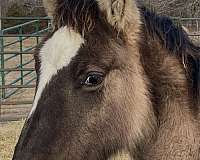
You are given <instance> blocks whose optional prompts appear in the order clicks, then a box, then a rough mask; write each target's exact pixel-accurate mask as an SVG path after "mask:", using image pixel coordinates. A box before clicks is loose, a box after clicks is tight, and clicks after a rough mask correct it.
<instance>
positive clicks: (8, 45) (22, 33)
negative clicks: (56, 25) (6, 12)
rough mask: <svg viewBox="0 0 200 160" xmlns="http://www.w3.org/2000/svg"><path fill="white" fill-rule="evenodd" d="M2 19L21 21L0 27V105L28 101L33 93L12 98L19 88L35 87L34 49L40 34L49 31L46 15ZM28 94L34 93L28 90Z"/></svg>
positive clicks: (28, 102) (2, 18)
mask: <svg viewBox="0 0 200 160" xmlns="http://www.w3.org/2000/svg"><path fill="white" fill-rule="evenodd" d="M1 20H2V21H4V20H6V21H13V20H14V21H17V20H19V21H21V20H25V21H26V22H24V23H23V24H18V25H16V26H13V27H9V28H6V29H2V30H0V66H1V68H0V98H1V101H0V107H1V106H2V105H21V104H31V103H32V98H33V96H31V97H30V99H29V100H24V98H23V97H22V96H21V97H20V96H18V98H16V99H14V100H13V99H12V96H13V95H16V94H18V93H21V92H22V89H31V88H32V89H33V90H34V88H35V79H36V75H35V70H34V58H33V54H34V50H35V48H36V46H37V45H38V44H39V42H40V41H41V39H42V37H43V36H44V35H45V34H47V33H48V32H49V31H50V30H51V25H50V19H49V18H48V17H1ZM31 94H34V91H32V93H31Z"/></svg>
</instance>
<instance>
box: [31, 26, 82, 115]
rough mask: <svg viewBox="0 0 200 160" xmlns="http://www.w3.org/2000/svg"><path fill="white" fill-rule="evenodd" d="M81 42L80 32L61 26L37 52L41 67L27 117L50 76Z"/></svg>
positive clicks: (32, 111)
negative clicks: (35, 91) (31, 105)
mask: <svg viewBox="0 0 200 160" xmlns="http://www.w3.org/2000/svg"><path fill="white" fill-rule="evenodd" d="M83 43H84V39H83V38H82V37H81V35H80V34H78V33H76V32H75V31H74V30H72V29H69V28H67V27H62V28H60V29H59V30H58V31H56V32H55V33H54V35H53V36H52V37H51V38H50V39H49V40H47V41H46V43H45V44H44V45H43V47H42V48H41V50H40V53H39V56H40V61H41V68H40V79H39V84H38V89H37V93H36V96H35V99H34V103H33V107H32V110H31V112H30V114H29V116H28V118H30V116H31V115H32V114H33V113H34V111H35V109H36V107H37V104H38V101H39V99H40V97H41V94H42V91H43V90H44V88H45V86H46V85H47V84H48V83H49V81H50V80H51V78H52V76H54V75H56V74H57V72H58V70H60V69H62V68H63V67H65V66H67V65H68V64H69V63H70V61H71V59H72V58H73V57H74V56H75V55H76V54H77V52H78V50H79V48H80V47H81V45H82V44H83Z"/></svg>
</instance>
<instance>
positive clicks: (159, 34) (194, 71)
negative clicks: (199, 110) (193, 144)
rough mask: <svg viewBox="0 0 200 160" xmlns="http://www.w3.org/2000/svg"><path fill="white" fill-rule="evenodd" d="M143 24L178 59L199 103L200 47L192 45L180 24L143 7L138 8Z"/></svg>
mask: <svg viewBox="0 0 200 160" xmlns="http://www.w3.org/2000/svg"><path fill="white" fill-rule="evenodd" d="M140 11H141V15H142V18H143V21H144V22H143V23H144V25H145V28H146V29H147V32H148V34H149V35H150V36H151V37H152V38H157V39H158V40H159V41H160V43H161V44H162V45H163V46H164V47H165V48H167V49H168V50H169V51H170V52H169V53H171V54H174V55H176V56H178V57H179V58H180V60H181V61H182V63H183V66H184V67H185V69H186V74H187V75H188V76H189V77H188V78H189V79H191V80H192V84H193V92H194V95H195V97H196V98H197V101H198V103H199V102H200V100H199V98H200V47H199V46H196V45H194V44H193V43H192V42H191V39H190V38H189V37H188V34H187V33H186V32H185V31H184V30H183V28H182V27H181V25H180V24H175V23H174V22H173V21H172V20H171V19H170V18H169V17H166V16H158V15H157V14H156V13H154V12H151V11H149V10H148V9H147V8H145V7H140ZM199 104H200V103H199Z"/></svg>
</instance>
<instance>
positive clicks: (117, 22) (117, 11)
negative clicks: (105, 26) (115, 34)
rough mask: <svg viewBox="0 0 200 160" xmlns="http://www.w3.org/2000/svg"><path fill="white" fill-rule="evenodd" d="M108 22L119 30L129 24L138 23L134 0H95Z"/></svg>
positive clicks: (138, 18)
mask: <svg viewBox="0 0 200 160" xmlns="http://www.w3.org/2000/svg"><path fill="white" fill-rule="evenodd" d="M97 1H98V4H99V6H100V9H101V10H102V11H103V12H104V13H105V14H106V17H107V20H108V22H109V23H110V24H111V25H112V26H114V27H115V28H117V29H119V30H126V29H127V28H128V27H129V26H130V24H135V25H139V24H140V13H139V9H138V7H137V4H136V2H135V0H97Z"/></svg>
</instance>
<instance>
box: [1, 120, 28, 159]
mask: <svg viewBox="0 0 200 160" xmlns="http://www.w3.org/2000/svg"><path fill="white" fill-rule="evenodd" d="M23 124H24V121H17V122H7V123H0V160H11V159H12V155H13V152H14V147H15V145H16V143H17V140H18V137H19V134H20V132H21V129H22V126H23Z"/></svg>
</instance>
